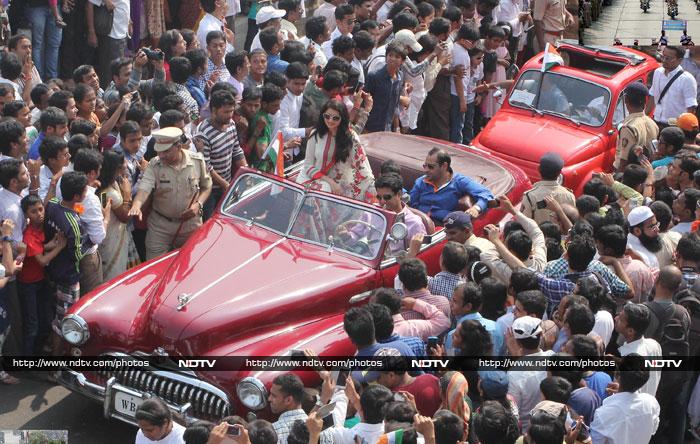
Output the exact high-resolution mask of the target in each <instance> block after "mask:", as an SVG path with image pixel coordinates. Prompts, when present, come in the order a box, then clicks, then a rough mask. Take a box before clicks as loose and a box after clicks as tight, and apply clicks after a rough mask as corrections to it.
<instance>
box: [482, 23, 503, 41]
mask: <svg viewBox="0 0 700 444" xmlns="http://www.w3.org/2000/svg"><path fill="white" fill-rule="evenodd" d="M486 37H487V38H494V37H498V38H501V39H505V38H506V37H507V34H506V32H505V31H504V30H503V28H502V27H501V26H498V25H492V26H489V28H488V29H487V30H486Z"/></svg>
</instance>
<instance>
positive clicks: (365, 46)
mask: <svg viewBox="0 0 700 444" xmlns="http://www.w3.org/2000/svg"><path fill="white" fill-rule="evenodd" d="M352 40H353V42H354V43H355V47H356V48H357V49H360V50H369V49H372V48H374V46H375V45H376V44H377V41H376V40H375V39H374V37H372V34H370V33H369V32H368V31H362V30H360V31H357V32H356V33H355V35H354V36H353V38H352Z"/></svg>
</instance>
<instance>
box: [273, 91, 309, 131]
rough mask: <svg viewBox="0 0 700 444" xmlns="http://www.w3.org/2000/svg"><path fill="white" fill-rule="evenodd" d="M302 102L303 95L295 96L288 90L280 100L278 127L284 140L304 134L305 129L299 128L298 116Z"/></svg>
mask: <svg viewBox="0 0 700 444" xmlns="http://www.w3.org/2000/svg"><path fill="white" fill-rule="evenodd" d="M303 102H304V95H303V94H300V95H298V96H295V95H294V94H292V93H291V92H290V91H289V90H287V94H285V96H284V98H283V99H282V102H280V117H279V127H280V131H282V137H284V140H289V139H291V138H292V137H301V138H302V139H303V138H304V136H306V129H305V128H299V116H300V114H301V104H302V103H303Z"/></svg>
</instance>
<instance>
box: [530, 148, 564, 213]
mask: <svg viewBox="0 0 700 444" xmlns="http://www.w3.org/2000/svg"><path fill="white" fill-rule="evenodd" d="M562 168H564V159H562V158H561V156H560V155H559V154H557V153H554V152H548V153H545V154H544V155H543V156H542V157H541V158H540V166H539V170H540V177H541V178H542V180H540V181H539V182H536V183H535V184H534V185H533V186H532V189H531V190H529V191H527V192H526V193H525V196H524V198H523V207H522V208H523V209H522V211H523V214H524V215H525V216H527V217H529V218H530V219H534V220H535V222H537V223H538V224H541V223H542V222H545V221H549V222H554V223H555V224H557V225H558V224H559V218H558V217H557V214H556V213H555V212H554V211H552V210H550V209H548V208H547V203H546V201H545V200H544V199H545V197H547V196H551V197H552V198H553V199H554V200H556V201H557V202H559V204H560V205H561V204H569V205H571V206H572V207H573V206H576V198H575V197H574V193H573V192H572V191H571V190H570V189H568V188H566V187H563V186H562V185H561V184H560V183H559V182H560V181H559V178H560V176H561V170H562Z"/></svg>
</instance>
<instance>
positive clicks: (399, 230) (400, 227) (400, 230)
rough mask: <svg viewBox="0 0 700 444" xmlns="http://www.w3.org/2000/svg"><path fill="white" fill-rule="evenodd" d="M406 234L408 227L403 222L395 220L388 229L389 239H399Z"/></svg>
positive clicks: (403, 237)
mask: <svg viewBox="0 0 700 444" xmlns="http://www.w3.org/2000/svg"><path fill="white" fill-rule="evenodd" d="M406 236H408V227H407V226H406V224H405V223H403V222H396V223H395V224H394V225H392V226H391V230H389V236H388V237H389V240H394V241H401V240H404V239H406Z"/></svg>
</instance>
